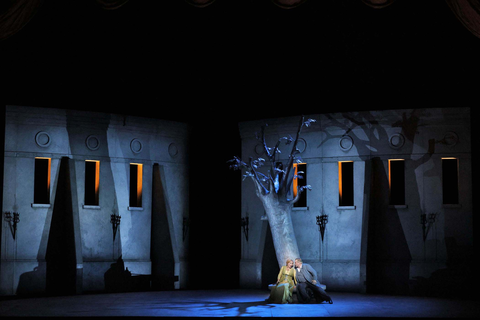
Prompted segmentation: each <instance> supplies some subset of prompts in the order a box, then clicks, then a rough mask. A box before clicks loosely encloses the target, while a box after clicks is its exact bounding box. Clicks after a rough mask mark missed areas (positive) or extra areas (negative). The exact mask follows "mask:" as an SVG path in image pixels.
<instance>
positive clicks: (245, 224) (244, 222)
mask: <svg viewBox="0 0 480 320" xmlns="http://www.w3.org/2000/svg"><path fill="white" fill-rule="evenodd" d="M248 224H249V222H248V217H245V218H242V221H241V223H240V225H241V226H242V229H243V234H244V235H245V239H247V241H248Z"/></svg>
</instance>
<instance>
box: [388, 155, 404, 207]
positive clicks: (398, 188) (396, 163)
mask: <svg viewBox="0 0 480 320" xmlns="http://www.w3.org/2000/svg"><path fill="white" fill-rule="evenodd" d="M388 187H389V194H390V205H405V160H404V159H390V160H388Z"/></svg>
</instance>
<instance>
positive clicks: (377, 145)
mask: <svg viewBox="0 0 480 320" xmlns="http://www.w3.org/2000/svg"><path fill="white" fill-rule="evenodd" d="M307 118H313V119H316V120H317V122H316V123H315V124H313V125H312V126H310V127H308V128H305V127H304V128H303V130H302V134H301V139H300V140H299V143H298V146H297V148H298V149H299V151H300V154H299V155H300V156H301V158H302V159H303V163H305V164H304V165H303V171H305V172H306V173H305V175H306V184H309V185H311V186H312V190H311V191H307V192H305V193H303V196H304V199H303V200H302V201H303V202H302V201H299V203H300V205H299V206H296V207H294V208H293V211H292V221H293V224H294V231H295V235H296V239H297V243H298V246H299V251H300V255H301V258H302V259H303V260H304V261H305V262H307V263H309V264H311V265H312V266H313V267H314V268H315V269H316V271H317V273H318V275H319V278H320V280H321V282H322V283H323V284H325V285H326V286H327V290H332V291H353V292H381V293H395V294H408V293H412V292H413V291H415V290H417V291H418V290H421V289H420V287H421V280H425V281H427V280H429V279H433V278H434V275H437V274H439V273H441V271H442V270H445V269H448V268H452V267H453V266H459V268H464V266H465V265H466V264H468V261H469V259H470V258H471V250H472V246H473V227H472V191H471V190H472V178H471V173H472V163H471V161H472V158H471V131H470V130H471V129H470V109H469V108H436V109H435V108H432V109H430V108H428V109H403V110H382V111H370V112H348V113H331V114H317V115H306V116H305V119H307ZM265 123H267V124H268V127H266V137H267V145H268V146H270V147H273V146H274V145H275V143H276V141H277V140H278V139H279V138H281V137H283V136H288V135H291V136H292V137H295V133H296V129H297V123H298V118H293V117H290V118H278V119H266V120H262V121H249V122H243V123H240V124H239V128H240V133H241V139H242V159H248V158H249V157H250V156H251V157H254V158H258V157H266V156H265V155H264V154H263V150H262V146H261V144H260V143H259V141H258V140H257V139H256V137H255V133H256V132H260V127H261V126H262V125H264V124H265ZM290 148H291V145H285V144H282V145H281V147H280V150H281V152H282V153H281V154H280V160H279V161H282V162H283V163H286V161H287V157H288V155H289V154H290ZM282 157H283V159H282ZM298 183H302V182H301V180H299V181H298ZM303 183H305V182H303ZM322 215H327V216H328V220H327V223H326V226H325V230H324V235H323V239H322V235H321V232H320V230H319V229H320V228H319V225H317V216H318V217H320V216H322ZM242 217H243V218H245V217H249V225H248V227H249V236H248V240H247V238H246V237H245V235H244V234H242V239H241V241H242V253H241V262H240V284H241V286H242V287H244V288H262V287H266V285H267V284H269V283H275V281H276V276H277V273H278V264H277V262H276V261H275V260H276V259H275V254H274V252H273V243H272V240H271V235H270V234H269V233H270V228H269V226H268V221H267V220H266V216H265V215H264V209H263V206H262V204H261V202H260V200H259V199H258V198H257V197H256V195H255V190H254V185H253V183H252V182H251V181H249V180H245V181H244V182H243V183H242ZM291 258H292V259H295V258H296V257H291ZM272 261H273V262H272ZM462 266H463V267H462Z"/></svg>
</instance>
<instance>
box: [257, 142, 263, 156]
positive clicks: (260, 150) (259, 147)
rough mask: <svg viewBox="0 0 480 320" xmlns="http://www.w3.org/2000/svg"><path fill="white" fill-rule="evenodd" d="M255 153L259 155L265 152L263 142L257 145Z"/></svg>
mask: <svg viewBox="0 0 480 320" xmlns="http://www.w3.org/2000/svg"><path fill="white" fill-rule="evenodd" d="M255 153H256V154H257V156H261V155H263V154H264V153H265V149H264V148H263V145H262V144H261V143H258V144H257V145H256V146H255Z"/></svg>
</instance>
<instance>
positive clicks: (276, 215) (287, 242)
mask: <svg viewBox="0 0 480 320" xmlns="http://www.w3.org/2000/svg"><path fill="white" fill-rule="evenodd" d="M259 198H260V200H261V201H262V203H263V207H264V208H265V211H266V213H267V217H268V223H269V224H270V230H271V231H272V238H273V245H274V247H275V253H276V255H277V262H278V265H279V267H280V268H281V267H282V266H284V265H285V263H286V261H287V259H292V260H295V258H300V253H299V251H298V245H297V239H296V238H295V233H294V230H293V225H292V217H291V214H292V207H293V204H291V203H289V202H287V201H282V200H281V198H284V197H280V199H279V197H278V195H277V194H275V193H274V192H271V193H269V194H266V195H261V196H259Z"/></svg>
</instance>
